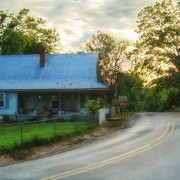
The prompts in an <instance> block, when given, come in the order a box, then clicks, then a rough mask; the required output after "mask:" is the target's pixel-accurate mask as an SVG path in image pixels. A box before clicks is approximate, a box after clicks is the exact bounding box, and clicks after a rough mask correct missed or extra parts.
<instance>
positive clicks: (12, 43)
mask: <svg viewBox="0 0 180 180" xmlns="http://www.w3.org/2000/svg"><path fill="white" fill-rule="evenodd" d="M28 13H29V10H28V9H22V10H20V12H19V13H18V14H17V15H14V14H12V13H9V12H8V11H0V53H1V54H24V53H39V52H40V50H41V49H45V50H46V52H48V53H51V52H54V51H55V48H56V46H57V43H58V42H59V40H60V38H59V35H58V33H57V32H56V30H55V29H51V28H47V27H46V24H45V23H46V21H45V20H43V19H41V18H38V19H35V18H33V17H30V16H29V15H28Z"/></svg>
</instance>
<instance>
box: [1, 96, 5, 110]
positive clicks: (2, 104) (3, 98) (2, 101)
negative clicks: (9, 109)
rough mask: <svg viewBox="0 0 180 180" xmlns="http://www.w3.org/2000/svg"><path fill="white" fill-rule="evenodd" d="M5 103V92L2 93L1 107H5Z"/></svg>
mask: <svg viewBox="0 0 180 180" xmlns="http://www.w3.org/2000/svg"><path fill="white" fill-rule="evenodd" d="M4 105H5V95H4V93H0V108H3V107H4Z"/></svg>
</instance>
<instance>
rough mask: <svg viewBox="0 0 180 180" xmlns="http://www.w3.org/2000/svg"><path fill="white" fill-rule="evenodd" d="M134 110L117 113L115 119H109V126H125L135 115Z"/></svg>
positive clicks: (107, 123)
mask: <svg viewBox="0 0 180 180" xmlns="http://www.w3.org/2000/svg"><path fill="white" fill-rule="evenodd" d="M134 114H135V113H134V112H123V113H122V115H121V114H116V116H115V117H114V119H111V120H108V121H107V122H106V125H107V127H108V128H115V127H123V126H125V125H126V124H127V123H128V121H129V119H130V118H131V117H132V116H133V115H134Z"/></svg>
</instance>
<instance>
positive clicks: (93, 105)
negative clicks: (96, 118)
mask: <svg viewBox="0 0 180 180" xmlns="http://www.w3.org/2000/svg"><path fill="white" fill-rule="evenodd" d="M84 106H85V109H86V110H87V111H89V112H91V113H92V114H95V113H96V112H97V111H98V110H99V109H101V108H102V105H101V104H100V103H99V102H97V101H95V100H88V101H87V103H86V104H85V105H84Z"/></svg>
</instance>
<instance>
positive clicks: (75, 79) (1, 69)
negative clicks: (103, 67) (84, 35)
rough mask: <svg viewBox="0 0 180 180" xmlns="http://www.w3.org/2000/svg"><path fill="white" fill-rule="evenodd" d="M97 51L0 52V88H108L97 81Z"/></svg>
mask: <svg viewBox="0 0 180 180" xmlns="http://www.w3.org/2000/svg"><path fill="white" fill-rule="evenodd" d="M97 62H98V54H46V65H45V66H44V67H40V55H38V54H36V55H1V56H0V90H50V89H52V90H68V89H69V90H73V89H107V86H106V85H104V84H101V83H98V82H97V80H96V78H97V74H96V67H97Z"/></svg>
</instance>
